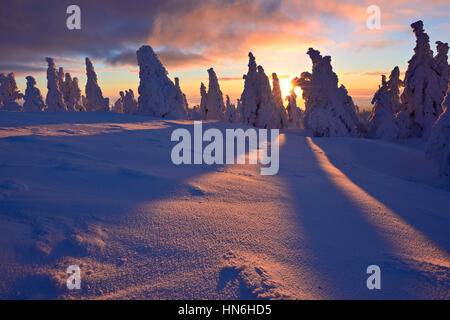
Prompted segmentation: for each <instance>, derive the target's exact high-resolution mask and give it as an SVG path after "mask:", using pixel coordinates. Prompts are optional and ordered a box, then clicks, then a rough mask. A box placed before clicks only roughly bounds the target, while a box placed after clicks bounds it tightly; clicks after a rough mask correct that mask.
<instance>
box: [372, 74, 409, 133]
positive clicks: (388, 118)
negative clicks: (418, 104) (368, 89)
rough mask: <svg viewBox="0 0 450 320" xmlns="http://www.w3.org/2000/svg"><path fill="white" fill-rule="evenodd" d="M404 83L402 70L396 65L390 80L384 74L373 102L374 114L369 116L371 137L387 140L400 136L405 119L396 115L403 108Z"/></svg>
mask: <svg viewBox="0 0 450 320" xmlns="http://www.w3.org/2000/svg"><path fill="white" fill-rule="evenodd" d="M402 85H403V83H402V81H401V80H400V70H399V68H398V67H395V68H394V69H393V70H392V72H391V74H390V76H389V80H388V81H386V76H385V75H383V76H382V80H381V86H380V87H379V89H378V91H377V92H376V93H375V95H374V97H373V99H372V104H375V105H374V107H373V109H372V114H371V115H370V117H369V132H368V136H369V137H370V138H378V139H385V140H396V139H398V138H399V134H400V131H401V130H402V126H403V122H404V119H402V118H400V121H398V120H397V117H396V115H397V114H398V113H399V112H401V110H402V109H403V106H402V104H401V103H400V87H401V86H402Z"/></svg>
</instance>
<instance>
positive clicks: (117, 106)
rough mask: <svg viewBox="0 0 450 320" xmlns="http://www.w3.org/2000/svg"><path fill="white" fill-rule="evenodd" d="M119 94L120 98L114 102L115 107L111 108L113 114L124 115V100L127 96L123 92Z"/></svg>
mask: <svg viewBox="0 0 450 320" xmlns="http://www.w3.org/2000/svg"><path fill="white" fill-rule="evenodd" d="M119 94H120V97H119V99H117V100H116V102H114V105H113V107H112V108H111V112H115V113H124V109H123V100H124V98H125V95H124V93H123V91H120V92H119Z"/></svg>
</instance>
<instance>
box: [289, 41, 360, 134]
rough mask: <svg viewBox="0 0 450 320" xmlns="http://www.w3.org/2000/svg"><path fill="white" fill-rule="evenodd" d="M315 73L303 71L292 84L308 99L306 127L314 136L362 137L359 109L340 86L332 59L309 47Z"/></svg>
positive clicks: (306, 100)
mask: <svg viewBox="0 0 450 320" xmlns="http://www.w3.org/2000/svg"><path fill="white" fill-rule="evenodd" d="M307 53H308V55H309V56H310V58H311V60H312V63H313V67H312V73H309V72H303V73H302V74H301V76H300V78H296V79H294V81H293V83H294V84H295V85H297V86H300V87H301V88H302V91H303V99H304V100H305V108H306V111H305V118H304V125H305V128H306V129H308V130H310V131H311V133H312V134H313V135H314V136H319V137H321V136H326V137H333V136H347V137H357V136H360V135H361V132H360V131H361V128H360V126H359V118H358V115H357V113H356V106H355V104H354V103H353V100H352V98H351V97H350V96H349V95H348V93H347V90H346V89H345V87H344V86H343V85H341V86H340V87H338V77H337V75H336V74H335V73H334V72H333V68H332V66H331V58H330V56H325V57H322V56H321V54H320V52H319V51H317V50H314V49H313V48H309V50H308V52H307Z"/></svg>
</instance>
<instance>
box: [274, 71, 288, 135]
mask: <svg viewBox="0 0 450 320" xmlns="http://www.w3.org/2000/svg"><path fill="white" fill-rule="evenodd" d="M272 95H273V99H274V103H275V106H276V107H277V108H278V109H277V110H276V111H278V113H279V114H278V115H277V117H276V118H277V119H278V120H279V124H278V126H277V127H278V128H286V127H288V126H289V122H288V116H287V113H286V109H285V108H284V104H283V97H282V96H281V88H280V80H279V79H278V75H277V74H276V73H275V72H274V73H272Z"/></svg>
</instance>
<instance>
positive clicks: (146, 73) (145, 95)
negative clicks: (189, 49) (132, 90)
mask: <svg viewBox="0 0 450 320" xmlns="http://www.w3.org/2000/svg"><path fill="white" fill-rule="evenodd" d="M136 54H137V61H138V65H139V78H140V84H139V90H138V91H139V98H138V102H139V106H140V107H139V113H142V114H147V115H152V116H155V117H161V118H172V119H187V118H188V112H187V108H186V105H185V101H184V100H183V96H182V95H180V91H181V90H179V89H177V88H176V86H175V84H174V83H173V82H172V81H171V80H170V79H169V77H168V76H167V70H166V69H165V68H164V66H163V65H162V64H161V62H160V61H159V59H158V57H157V55H156V54H155V53H154V52H153V49H152V48H151V47H150V46H148V45H145V46H142V47H140V48H139V50H138V51H137V52H136Z"/></svg>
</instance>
